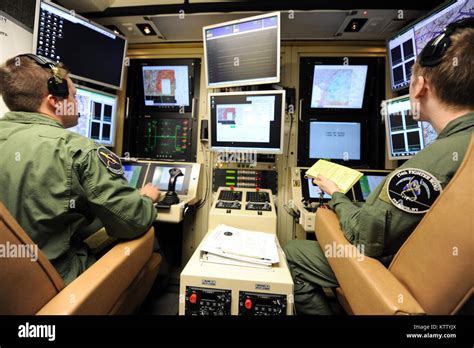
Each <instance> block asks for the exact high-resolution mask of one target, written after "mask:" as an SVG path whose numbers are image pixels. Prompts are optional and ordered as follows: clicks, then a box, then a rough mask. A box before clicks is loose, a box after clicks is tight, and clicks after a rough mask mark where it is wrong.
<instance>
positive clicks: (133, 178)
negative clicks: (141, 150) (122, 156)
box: [122, 162, 149, 189]
mask: <svg viewBox="0 0 474 348" xmlns="http://www.w3.org/2000/svg"><path fill="white" fill-rule="evenodd" d="M148 165H149V164H148V163H140V162H122V167H123V172H124V176H125V178H126V179H127V181H128V183H129V184H130V186H132V187H135V188H138V189H139V188H141V187H142V186H143V183H144V180H145V176H146V173H147V170H148Z"/></svg>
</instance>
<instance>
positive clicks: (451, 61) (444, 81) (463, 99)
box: [412, 28, 474, 109]
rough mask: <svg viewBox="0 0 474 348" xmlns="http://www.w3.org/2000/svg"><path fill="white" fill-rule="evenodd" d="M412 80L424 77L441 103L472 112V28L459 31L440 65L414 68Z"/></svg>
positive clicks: (473, 45)
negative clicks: (468, 109)
mask: <svg viewBox="0 0 474 348" xmlns="http://www.w3.org/2000/svg"><path fill="white" fill-rule="evenodd" d="M412 74H413V78H417V77H418V76H423V77H424V78H425V79H426V80H427V81H429V82H430V83H431V85H432V86H433V89H434V93H435V95H436V96H437V97H438V98H439V99H440V101H441V102H442V103H444V104H446V105H448V106H450V107H454V108H456V109H459V108H470V109H474V98H473V95H472V91H474V29H472V28H464V29H458V30H457V31H456V32H455V33H454V34H453V35H452V36H451V45H450V46H449V48H448V50H447V51H446V53H445V55H444V57H443V59H442V61H441V63H440V64H439V65H436V66H433V67H422V66H421V65H420V63H419V58H418V60H417V62H416V63H415V64H414V65H413V70H412Z"/></svg>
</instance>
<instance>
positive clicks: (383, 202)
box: [284, 18, 474, 314]
mask: <svg viewBox="0 0 474 348" xmlns="http://www.w3.org/2000/svg"><path fill="white" fill-rule="evenodd" d="M473 27H474V25H473V19H472V18H470V19H467V20H464V21H458V22H456V23H454V24H452V25H450V26H448V28H447V30H446V31H445V33H443V34H441V35H440V36H439V37H437V38H435V39H433V40H431V41H430V42H428V43H427V45H426V47H425V49H424V50H423V52H422V53H421V54H420V56H419V57H418V60H417V62H416V63H415V65H414V66H413V70H412V71H413V73H412V77H411V83H410V100H411V103H412V108H413V109H415V110H413V113H414V118H418V119H419V120H421V121H427V122H430V123H431V125H432V126H433V127H434V129H435V130H436V132H437V133H438V138H437V140H436V141H435V142H434V143H432V144H431V145H429V146H428V147H426V148H425V149H423V150H422V151H420V152H419V153H418V154H417V155H415V156H414V157H413V158H411V159H410V160H408V161H407V162H405V163H404V164H403V165H402V166H400V167H399V168H397V169H396V170H395V171H394V172H393V173H392V174H390V175H389V176H388V177H387V178H386V179H385V180H384V182H382V183H381V184H380V185H379V186H378V187H377V188H376V189H375V191H374V192H372V193H371V194H370V196H369V197H368V199H367V202H366V203H365V204H364V205H363V206H358V205H356V204H354V203H353V202H352V201H350V200H349V199H348V198H347V197H346V196H345V195H344V194H343V193H342V192H339V188H338V187H337V186H336V184H335V183H334V182H332V181H331V180H329V179H327V178H325V177H322V176H319V177H318V178H317V179H314V183H315V184H317V185H318V186H319V187H320V188H321V189H322V190H323V191H324V192H326V193H328V194H329V195H331V196H332V199H331V201H330V202H329V207H330V208H331V209H333V210H334V211H335V212H336V214H337V216H338V218H339V222H340V225H341V228H342V230H343V231H344V234H345V237H346V238H347V240H348V241H350V242H351V243H352V244H353V245H355V246H358V247H359V248H358V249H359V250H360V251H362V252H363V253H364V254H365V255H367V256H369V257H374V258H377V259H379V260H380V261H381V262H382V263H383V264H384V265H386V266H388V265H389V264H390V261H391V260H392V258H393V256H394V255H395V254H396V252H397V251H398V249H399V248H400V247H401V246H402V244H403V243H404V242H405V240H406V239H407V238H408V236H409V235H410V234H411V233H412V232H413V230H414V229H415V228H416V226H417V225H418V223H419V222H420V221H421V219H422V218H423V216H424V214H423V213H425V212H426V211H428V209H429V207H430V206H431V204H432V203H433V201H434V199H436V198H437V197H438V196H439V194H440V191H441V190H440V188H441V187H445V186H446V185H447V184H448V183H449V181H450V180H451V178H452V177H453V176H454V174H455V173H456V171H457V169H458V168H459V166H460V164H461V162H462V160H463V158H464V155H465V153H466V150H467V147H468V144H469V142H470V140H471V137H472V134H473V131H474V112H473V111H474V98H473V96H472V91H474V29H472V28H473ZM414 106H415V107H414ZM284 250H285V254H286V256H287V259H288V263H289V266H290V271H291V273H292V276H293V280H294V282H295V290H294V295H295V306H296V311H297V314H332V309H331V306H330V305H329V303H328V301H327V299H326V297H325V294H324V291H323V289H322V287H327V288H333V287H337V286H338V282H337V279H336V277H335V275H334V273H333V271H332V270H331V267H330V266H329V264H328V261H327V259H326V256H325V255H326V254H325V251H323V250H322V248H321V247H320V245H319V244H318V243H317V242H315V241H290V242H289V243H288V244H287V245H285V248H284ZM354 281H357V280H356V279H355V280H354Z"/></svg>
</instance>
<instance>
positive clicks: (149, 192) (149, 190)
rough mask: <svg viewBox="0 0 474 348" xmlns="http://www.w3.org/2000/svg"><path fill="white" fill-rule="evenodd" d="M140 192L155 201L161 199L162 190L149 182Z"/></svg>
mask: <svg viewBox="0 0 474 348" xmlns="http://www.w3.org/2000/svg"><path fill="white" fill-rule="evenodd" d="M140 194H141V195H142V196H147V197H150V198H151V199H152V200H153V203H156V202H158V200H159V199H160V196H161V191H160V189H158V188H157V187H155V186H153V185H152V184H151V182H149V183H148V184H146V185H145V186H143V187H142V188H141V189H140Z"/></svg>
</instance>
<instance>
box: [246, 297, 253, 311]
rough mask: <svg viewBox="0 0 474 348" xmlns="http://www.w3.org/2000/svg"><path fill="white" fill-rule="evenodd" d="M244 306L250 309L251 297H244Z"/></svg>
mask: <svg viewBox="0 0 474 348" xmlns="http://www.w3.org/2000/svg"><path fill="white" fill-rule="evenodd" d="M245 308H247V309H250V308H252V300H251V299H249V298H248V299H246V300H245Z"/></svg>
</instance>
